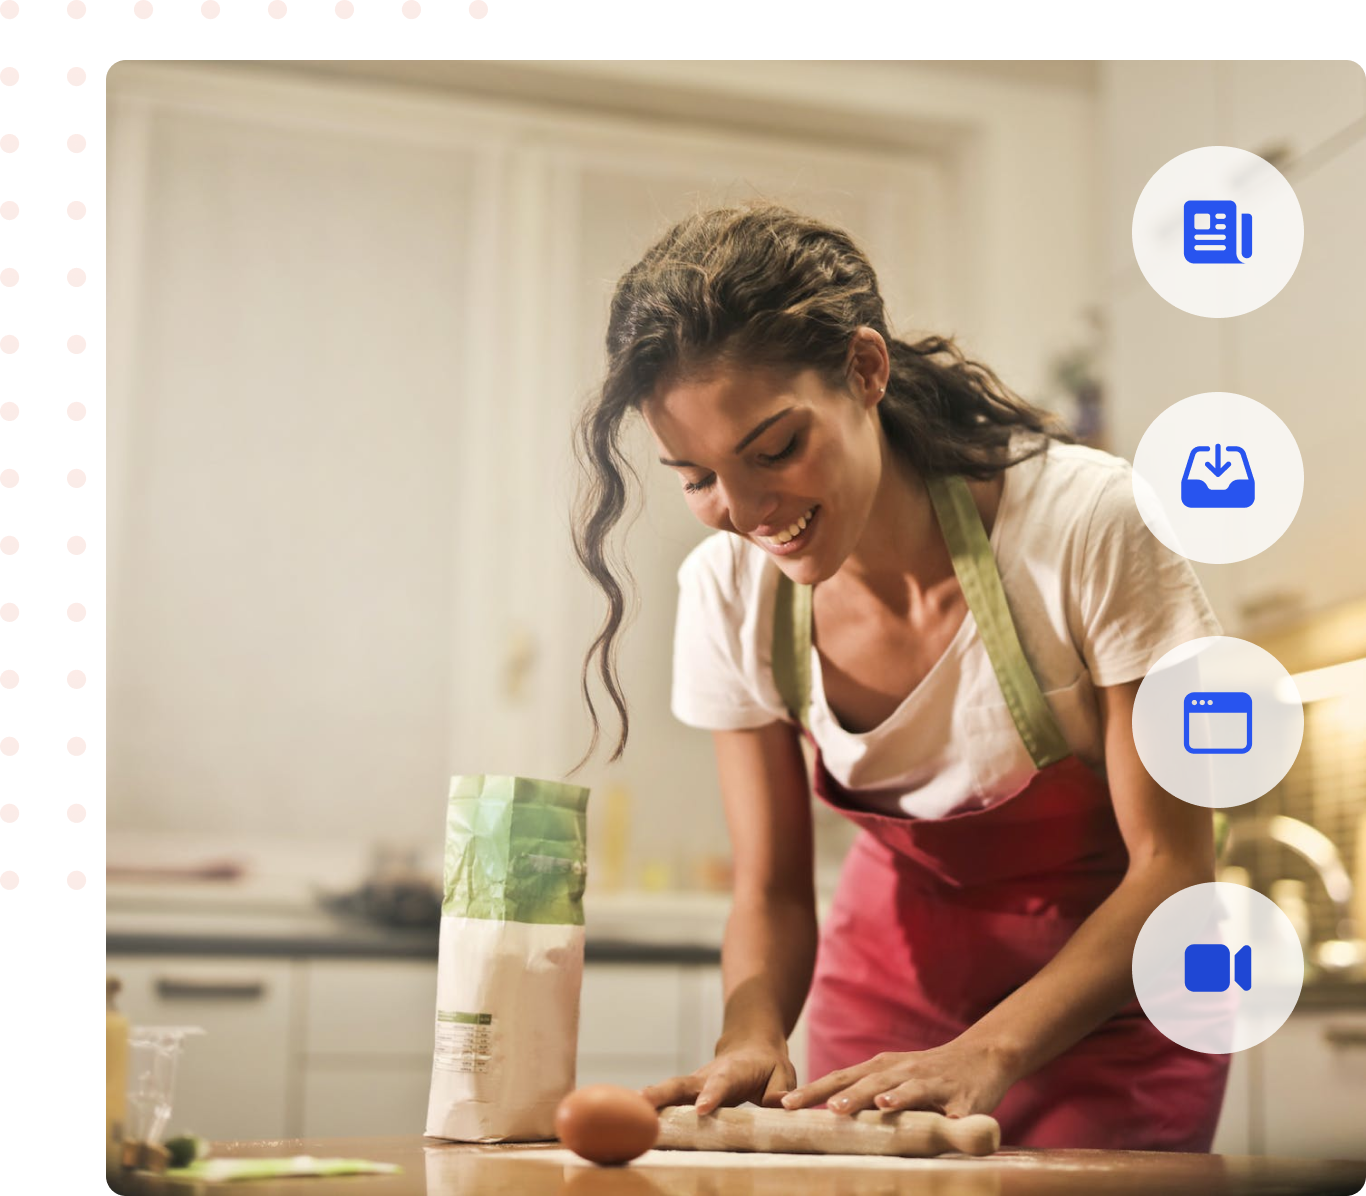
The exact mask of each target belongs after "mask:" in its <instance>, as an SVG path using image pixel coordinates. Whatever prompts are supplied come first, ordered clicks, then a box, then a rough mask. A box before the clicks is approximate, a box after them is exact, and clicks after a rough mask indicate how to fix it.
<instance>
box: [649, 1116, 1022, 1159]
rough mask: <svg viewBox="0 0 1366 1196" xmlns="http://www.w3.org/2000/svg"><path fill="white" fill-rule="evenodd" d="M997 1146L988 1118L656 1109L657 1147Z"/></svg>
mask: <svg viewBox="0 0 1366 1196" xmlns="http://www.w3.org/2000/svg"><path fill="white" fill-rule="evenodd" d="M1000 1145H1001V1127H1000V1125H999V1124H998V1122H997V1121H996V1119H995V1118H994V1117H988V1116H987V1115H986V1114H985V1113H974V1114H973V1115H972V1116H971V1117H945V1116H944V1114H942V1113H931V1112H924V1111H907V1112H902V1113H891V1112H887V1113H883V1112H879V1111H877V1110H874V1109H864V1110H863V1111H862V1112H859V1113H855V1114H854V1115H852V1116H849V1115H847V1114H841V1113H832V1112H831V1111H830V1110H829V1109H761V1108H743V1109H730V1108H724V1109H716V1110H714V1111H713V1112H711V1113H707V1114H705V1115H703V1116H699V1115H698V1112H697V1110H696V1109H694V1108H693V1107H692V1106H691V1105H670V1106H668V1107H667V1108H663V1109H660V1111H659V1139H658V1141H656V1142H655V1146H656V1147H657V1148H659V1149H663V1150H765V1151H773V1152H774V1153H777V1154H882V1155H901V1156H902V1157H904V1158H925V1157H928V1156H930V1155H937V1154H943V1153H944V1152H945V1151H961V1152H962V1153H963V1154H972V1155H984V1154H991V1153H992V1152H993V1151H995V1150H996V1149H997V1148H998V1147H999V1146H1000Z"/></svg>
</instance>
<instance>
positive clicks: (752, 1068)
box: [640, 1042, 797, 1113]
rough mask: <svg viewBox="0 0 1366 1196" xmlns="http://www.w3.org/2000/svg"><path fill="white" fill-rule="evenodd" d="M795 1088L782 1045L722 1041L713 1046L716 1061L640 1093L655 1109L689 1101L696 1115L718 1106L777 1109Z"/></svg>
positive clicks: (790, 1068) (783, 1044) (793, 1078)
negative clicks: (746, 1105) (749, 1106)
mask: <svg viewBox="0 0 1366 1196" xmlns="http://www.w3.org/2000/svg"><path fill="white" fill-rule="evenodd" d="M796 1086H797V1072H796V1070H795V1069H794V1068H793V1066H792V1061H791V1060H790V1059H789V1058H788V1056H787V1044H786V1043H785V1042H783V1043H764V1042H744V1043H736V1044H734V1045H729V1046H728V1045H726V1044H725V1043H724V1042H722V1043H718V1044H717V1047H716V1058H714V1059H713V1060H712V1061H711V1062H710V1063H707V1064H704V1065H703V1066H702V1067H699V1068H698V1069H697V1070H696V1071H695V1072H693V1073H692V1075H689V1076H675V1077H674V1078H673V1079H671V1080H665V1081H664V1082H663V1083H661V1084H651V1085H650V1087H648V1088H642V1089H641V1090H640V1091H641V1094H642V1095H643V1096H644V1097H645V1099H646V1100H648V1101H649V1102H650V1103H651V1104H652V1105H654V1107H655V1108H656V1109H659V1108H662V1107H663V1106H665V1105H682V1104H687V1103H688V1102H689V1101H693V1102H694V1103H695V1105H696V1108H697V1111H698V1112H699V1113H710V1112H711V1111H712V1110H713V1109H717V1108H720V1107H721V1106H722V1105H742V1104H744V1103H745V1102H746V1101H753V1102H754V1103H755V1104H756V1105H766V1106H768V1107H770V1108H772V1107H781V1102H782V1098H783V1095H784V1094H785V1093H787V1092H790V1091H791V1090H792V1089H793V1088H795V1087H796Z"/></svg>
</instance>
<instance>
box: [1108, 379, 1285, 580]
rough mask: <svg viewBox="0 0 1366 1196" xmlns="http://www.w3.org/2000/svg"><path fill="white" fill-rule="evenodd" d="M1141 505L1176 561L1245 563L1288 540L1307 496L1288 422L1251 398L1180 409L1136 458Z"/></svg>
mask: <svg viewBox="0 0 1366 1196" xmlns="http://www.w3.org/2000/svg"><path fill="white" fill-rule="evenodd" d="M1132 477H1133V486H1134V503H1135V504H1136V505H1137V507H1138V512H1139V514H1140V515H1142V516H1143V522H1144V523H1146V524H1147V525H1148V530H1149V531H1151V532H1152V533H1153V535H1155V536H1156V537H1157V538H1158V539H1159V540H1161V541H1162V543H1163V544H1165V545H1166V546H1167V547H1168V548H1170V549H1171V550H1172V551H1173V552H1179V553H1180V554H1181V555H1182V556H1184V557H1189V558H1190V559H1191V560H1193V561H1203V562H1205V563H1206V564H1211V565H1223V564H1228V563H1229V562H1231V561H1245V560H1247V558H1248V557H1252V556H1256V555H1257V554H1258V553H1259V552H1262V551H1263V550H1264V549H1266V548H1269V547H1270V546H1271V545H1272V544H1274V543H1275V542H1276V541H1277V540H1279V539H1280V538H1281V536H1282V535H1283V534H1284V533H1285V530H1286V529H1287V528H1288V527H1289V526H1290V524H1291V523H1292V522H1293V520H1294V518H1295V513H1296V512H1297V511H1298V510H1299V509H1300V499H1301V498H1302V497H1303V496H1304V459H1303V458H1302V457H1301V456H1300V448H1299V445H1298V444H1297V443H1296V442H1295V437H1294V435H1293V434H1292V433H1291V431H1290V429H1289V428H1288V427H1286V425H1285V421H1284V420H1282V419H1281V418H1280V416H1278V415H1277V414H1276V413H1275V412H1274V411H1272V410H1271V408H1270V407H1267V406H1265V405H1263V404H1261V403H1259V402H1257V401H1256V400H1255V399H1249V398H1247V397H1246V396H1244V395H1239V394H1232V393H1230V392H1228V391H1210V392H1208V393H1206V394H1198V395H1191V396H1190V397H1189V398H1186V399H1182V400H1181V401H1180V402H1179V403H1173V404H1172V405H1171V406H1170V407H1168V408H1167V409H1166V410H1165V411H1164V412H1162V414H1161V415H1159V416H1158V417H1157V418H1156V419H1155V420H1153V422H1152V424H1151V425H1149V427H1148V430H1147V431H1146V432H1144V433H1143V439H1142V440H1140V441H1139V442H1138V450H1137V451H1136V452H1135V453H1134V468H1133V474H1132Z"/></svg>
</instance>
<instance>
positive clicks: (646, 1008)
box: [577, 963, 694, 1088]
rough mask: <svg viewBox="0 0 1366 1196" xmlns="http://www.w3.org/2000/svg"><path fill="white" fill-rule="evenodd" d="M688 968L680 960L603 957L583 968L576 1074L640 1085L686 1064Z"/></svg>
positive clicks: (581, 1078) (581, 1079)
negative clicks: (614, 960) (659, 961)
mask: <svg viewBox="0 0 1366 1196" xmlns="http://www.w3.org/2000/svg"><path fill="white" fill-rule="evenodd" d="M686 972H687V969H686V968H684V967H683V966H682V965H677V964H635V963H600V964H590V965H589V966H587V967H585V968H584V972H583V989H582V991H581V995H580V999H579V1056H578V1074H577V1080H578V1083H579V1084H580V1085H583V1084H597V1083H602V1084H621V1085H623V1086H624V1087H627V1088H641V1087H644V1086H645V1085H646V1084H657V1083H659V1082H660V1081H661V1080H666V1079H668V1078H669V1077H670V1076H674V1075H678V1074H679V1073H680V1072H681V1070H682V1064H683V1058H684V1051H683V1050H682V1049H681V1048H680V1035H681V1034H682V1032H683V1027H684V1026H685V1025H686V1024H688V1023H689V1022H690V1021H691V1020H692V1018H693V1017H694V1012H693V1010H692V1009H691V1008H689V1007H688V1006H687V1004H686V1003H685V995H686V994H685V991H684V978H685V975H686Z"/></svg>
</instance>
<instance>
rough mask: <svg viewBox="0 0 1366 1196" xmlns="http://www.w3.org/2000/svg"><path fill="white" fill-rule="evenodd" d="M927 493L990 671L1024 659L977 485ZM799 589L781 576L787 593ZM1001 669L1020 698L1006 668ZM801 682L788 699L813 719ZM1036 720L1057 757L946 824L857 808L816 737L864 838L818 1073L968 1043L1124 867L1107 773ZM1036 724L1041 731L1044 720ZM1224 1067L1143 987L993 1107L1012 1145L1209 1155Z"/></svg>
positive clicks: (843, 810) (818, 1023) (834, 927)
mask: <svg viewBox="0 0 1366 1196" xmlns="http://www.w3.org/2000/svg"><path fill="white" fill-rule="evenodd" d="M931 491H932V495H933V496H934V497H935V505H936V509H937V512H938V514H939V517H940V524H941V527H943V529H944V531H945V535H946V539H948V541H949V544H950V549H951V551H952V552H953V555H954V564H955V568H956V569H957V570H958V572H959V577H960V580H961V581H962V582H963V589H964V594H965V596H966V597H967V599H968V605H969V609H970V610H972V613H973V616H974V618H976V621H977V623H978V631H979V634H981V635H982V638H983V641H984V646H986V648H987V650H988V653H989V655H991V656H992V662H993V665H997V664H998V656H1002V655H1005V656H1009V655H1010V653H1011V652H1016V653H1018V654H1019V655H1018V659H1019V661H1021V662H1022V661H1023V653H1022V652H1020V651H1019V643H1018V639H1017V638H1016V637H1015V634H1014V628H1013V624H1010V625H1009V632H1008V635H1007V634H1005V633H1003V632H1002V630H1001V625H1000V619H999V615H1000V613H1001V612H1002V611H1004V610H1005V607H1004V594H1003V592H1001V591H1000V584H999V576H998V575H997V574H996V572H995V565H994V561H992V562H991V565H990V574H991V576H990V577H988V578H986V580H985V582H984V581H983V578H982V577H981V576H977V577H975V578H972V577H969V576H967V574H966V572H965V570H967V569H968V568H969V567H970V564H969V563H968V562H967V561H966V558H965V555H964V554H966V553H968V552H970V551H971V550H972V549H973V548H976V549H978V550H980V548H981V546H982V545H984V544H986V543H987V541H986V536H985V532H983V531H982V528H981V520H980V517H979V516H978V515H977V511H976V506H975V505H974V504H973V503H972V499H971V495H970V493H969V492H968V490H967V487H966V485H963V484H962V483H961V480H959V479H942V480H938V482H937V486H936V485H935V484H932V485H931ZM964 500H966V507H965V506H964ZM968 508H970V515H969V514H967V513H966V511H967V509H968ZM955 518H959V519H960V521H975V523H976V531H975V533H972V529H971V528H969V529H968V532H969V533H972V534H971V539H970V541H965V540H964V538H963V536H964V534H965V533H964V532H963V529H962V528H955V527H953V526H952V521H953V520H954V519H955ZM986 551H987V556H988V558H990V549H989V546H988V547H987V549H986ZM960 558H962V559H960ZM978 559H979V563H980V551H979V553H978ZM993 582H994V586H993V584H992V583H993ZM793 589H795V587H792V586H791V583H790V582H789V581H788V580H787V579H786V577H785V576H784V577H783V578H782V579H781V581H780V595H787V596H780V602H786V601H789V600H790V594H791V592H792V590H793ZM993 607H994V609H992V608H993ZM808 610H809V608H808ZM782 617H783V616H782V614H781V613H780V614H779V615H778V618H779V620H781V619H782ZM798 617H799V618H800V617H805V618H807V620H808V622H807V629H808V638H807V639H806V643H807V644H809V613H807V614H805V615H799V616H798ZM1004 617H1005V621H1006V623H1007V624H1009V615H1008V613H1006V614H1005V616H1004ZM1008 641H1013V646H1012V642H1008ZM774 642H775V664H776V663H777V660H776V653H777V652H779V651H783V650H784V649H783V648H782V647H781V644H780V637H779V636H776V635H775V641H774ZM801 642H802V637H801V635H800V628H799V629H798V635H797V643H798V644H801ZM1003 644H1004V647H1002V645H1003ZM808 650H809V649H808ZM807 663H808V664H809V657H808V658H807ZM799 671H801V670H800V669H799ZM997 673H998V677H999V678H1000V679H1001V681H1002V688H1003V692H1005V694H1006V697H1007V700H1008V703H1009V704H1011V705H1012V708H1013V709H1014V708H1015V707H1016V701H1015V698H1016V695H1014V694H1013V693H1012V691H1011V687H1010V684H1008V681H1009V680H1010V679H1009V677H1008V675H1007V672H1006V671H1003V670H1002V668H1000V667H998V668H997ZM778 674H779V670H778V669H776V668H775V676H777V675H778ZM1032 677H1033V675H1032V673H1030V674H1029V679H1030V681H1031V682H1032ZM1016 681H1018V677H1017V678H1016ZM1033 684H1034V685H1035V687H1036V688H1035V694H1036V695H1037V700H1038V702H1039V703H1041V704H1042V705H1043V706H1044V707H1045V709H1046V703H1043V700H1042V695H1041V693H1039V692H1038V691H1037V683H1036V682H1034V683H1033ZM780 688H783V685H782V679H781V678H780ZM797 692H798V694H799V697H798V701H797V702H796V703H794V704H792V706H793V709H794V710H796V711H799V712H801V714H802V715H804V712H805V704H804V701H803V700H802V697H801V696H800V695H801V691H800V689H798V691H797ZM785 696H786V695H785ZM1026 696H1029V695H1026ZM1025 705H1027V703H1025ZM1042 718H1043V721H1045V722H1046V721H1047V720H1049V719H1051V718H1052V715H1051V712H1049V713H1048V714H1046V715H1044V716H1042ZM801 721H802V722H803V723H804V722H805V719H804V717H803V718H802V719H801ZM1028 721H1029V716H1028V713H1027V712H1026V713H1025V714H1023V715H1022V714H1021V713H1019V712H1018V711H1017V713H1016V722H1017V725H1018V726H1020V729H1021V734H1022V738H1024V739H1025V741H1026V745H1027V746H1030V747H1031V755H1032V756H1034V758H1035V759H1036V761H1039V760H1040V759H1042V760H1043V761H1044V762H1043V764H1042V766H1041V767H1039V771H1037V772H1035V773H1034V774H1033V776H1032V778H1031V780H1030V781H1029V783H1028V784H1026V785H1025V787H1024V788H1022V789H1020V790H1019V791H1018V792H1016V793H1014V794H1012V795H1010V796H1009V797H1007V798H1005V799H1004V800H998V801H996V802H995V804H993V805H989V806H987V807H985V808H979V809H969V810H965V811H963V812H961V813H957V814H951V815H948V816H947V817H942V818H915V817H911V816H889V815H884V814H877V813H871V812H867V811H865V810H861V809H859V808H858V807H857V805H856V802H855V799H853V798H851V797H850V795H849V794H848V792H847V791H846V790H844V789H843V788H842V787H841V786H840V784H839V783H838V782H837V781H836V780H835V778H834V777H832V776H831V775H830V773H829V772H828V771H827V770H826V768H825V764H824V761H823V759H822V758H821V754H820V749H819V748H818V747H817V749H816V764H815V791H816V794H817V796H818V797H819V798H820V799H821V800H822V801H824V802H825V803H826V805H828V806H830V807H831V808H832V809H834V810H837V811H838V812H839V813H840V814H842V815H844V816H845V817H846V818H848V819H850V820H851V821H852V822H854V823H855V824H856V825H857V826H858V827H859V828H860V830H861V831H862V834H860V835H859V836H858V837H857V838H856V840H855V842H854V845H853V847H852V848H851V849H850V852H849V855H848V858H847V859H846V861H845V863H844V867H843V870H842V872H841V875H840V881H839V885H838V888H837V890H836V893H835V898H834V903H833V906H832V908H831V910H830V912H829V915H828V916H827V917H826V919H825V921H824V924H823V926H822V928H821V937H820V948H819V952H818V955H817V961H816V972H815V976H814V978H813V980H812V985H811V992H810V996H809V998H808V1002H807V1007H806V1008H807V1017H808V1021H809V1027H810V1031H809V1033H810V1036H809V1040H808V1041H809V1046H808V1051H809V1055H808V1067H809V1074H808V1075H807V1076H806V1077H804V1079H805V1080H806V1081H807V1082H810V1080H813V1079H817V1078H819V1077H821V1076H823V1075H825V1074H827V1073H828V1072H830V1071H833V1070H835V1069H837V1068H842V1067H850V1066H855V1065H857V1064H860V1063H863V1062H865V1061H867V1060H868V1059H870V1058H872V1057H873V1056H874V1055H876V1054H878V1053H879V1052H882V1051H892V1052H904V1051H921V1050H927V1049H929V1048H931V1047H936V1046H941V1045H943V1044H944V1043H946V1042H948V1041H950V1040H951V1039H953V1038H956V1037H957V1036H958V1035H959V1034H961V1033H962V1032H963V1031H964V1030H965V1029H967V1028H968V1027H969V1026H971V1025H972V1024H973V1023H974V1022H976V1021H977V1020H978V1019H979V1018H981V1017H982V1016H983V1014H985V1013H986V1012H987V1011H988V1010H990V1009H991V1008H993V1007H994V1006H995V1005H997V1004H999V1002H1000V1001H1001V1000H1003V999H1004V998H1005V997H1006V996H1008V995H1009V994H1010V993H1011V992H1013V991H1014V990H1015V989H1016V988H1018V987H1020V985H1022V984H1024V983H1025V982H1026V981H1028V980H1029V979H1030V978H1031V977H1033V976H1034V975H1035V973H1037V972H1038V971H1039V970H1040V969H1041V968H1042V967H1043V966H1044V965H1045V964H1046V963H1047V962H1048V961H1049V960H1050V959H1052V957H1053V956H1054V955H1056V954H1057V953H1058V951H1059V950H1061V948H1062V947H1063V946H1064V945H1065V944H1066V942H1067V941H1068V939H1069V938H1071V936H1072V933H1073V931H1075V930H1076V929H1077V927H1078V926H1080V925H1081V923H1082V922H1083V921H1085V919H1086V918H1087V916H1088V915H1089V914H1090V913H1091V912H1092V911H1093V910H1094V909H1095V908H1096V907H1097V906H1099V905H1100V904H1101V903H1102V902H1103V901H1104V900H1105V898H1106V897H1107V896H1109V894H1110V893H1111V892H1112V891H1113V890H1114V889H1115V887H1116V886H1117V885H1118V884H1119V882H1120V880H1121V879H1122V878H1123V876H1124V873H1125V869H1126V867H1127V864H1128V851H1127V849H1126V847H1125V845H1124V840H1123V837H1122V835H1121V834H1120V831H1119V826H1118V824H1117V822H1116V821H1115V815H1114V809H1113V806H1112V803H1111V801H1110V795H1109V790H1108V789H1107V787H1106V785H1105V782H1104V781H1103V780H1101V779H1100V777H1098V776H1097V775H1096V774H1095V773H1094V772H1093V771H1092V770H1091V769H1090V768H1088V767H1087V766H1086V765H1085V764H1083V763H1082V762H1081V761H1080V760H1079V759H1078V758H1077V757H1076V756H1074V755H1071V754H1065V753H1067V749H1066V746H1065V741H1061V742H1062V744H1063V746H1062V748H1061V750H1060V751H1059V750H1055V751H1053V752H1051V753H1048V754H1040V753H1038V752H1036V751H1035V750H1034V749H1033V745H1032V744H1031V740H1030V731H1029V727H1028ZM1034 721H1035V724H1036V728H1035V729H1036V730H1037V724H1038V721H1039V718H1038V716H1036V717H1035V720H1034ZM803 729H804V733H805V734H806V736H807V738H808V739H809V740H810V741H811V742H812V744H813V746H815V740H814V737H813V736H812V735H811V732H810V730H809V729H808V728H805V727H804V728H803ZM1046 734H1047V729H1045V735H1046ZM1055 734H1056V735H1057V736H1058V737H1059V739H1060V734H1061V733H1060V732H1055ZM1050 755H1053V756H1060V757H1061V758H1058V759H1056V760H1050V758H1049V756H1050ZM964 796H965V797H966V796H968V795H964ZM1229 1061H1230V1056H1228V1055H1216V1054H1205V1053H1202V1052H1199V1051H1194V1050H1191V1049H1190V1048H1188V1047H1185V1046H1182V1045H1180V1044H1179V1043H1176V1042H1174V1041H1172V1040H1171V1039H1169V1038H1167V1037H1166V1036H1165V1035H1164V1034H1163V1033H1162V1032H1161V1031H1159V1030H1158V1029H1157V1028H1156V1027H1155V1026H1154V1025H1153V1024H1152V1022H1151V1021H1149V1019H1148V1017H1147V1016H1146V1014H1144V1012H1143V1010H1142V1008H1141V1006H1140V1005H1139V1003H1138V1000H1137V999H1136V998H1135V999H1134V1000H1133V1001H1131V1002H1130V1003H1129V1004H1128V1005H1126V1006H1124V1008H1123V1009H1121V1010H1120V1011H1119V1012H1118V1013H1116V1014H1115V1015H1114V1016H1113V1017H1111V1018H1110V1019H1109V1020H1108V1021H1106V1022H1104V1023H1103V1024H1102V1025H1101V1026H1099V1027H1097V1029H1095V1030H1094V1031H1092V1032H1091V1033H1090V1034H1088V1035H1087V1036H1086V1037H1085V1038H1083V1039H1081V1040H1080V1041H1079V1042H1077V1043H1076V1044H1075V1045H1073V1046H1072V1047H1071V1048H1069V1049H1068V1050H1066V1051H1064V1052H1063V1053H1062V1054H1061V1055H1059V1056H1057V1057H1056V1058H1054V1059H1053V1060H1051V1061H1050V1062H1048V1063H1046V1064H1044V1065H1043V1066H1042V1067H1040V1068H1039V1069H1038V1070H1036V1071H1035V1072H1033V1073H1032V1074H1030V1075H1028V1076H1025V1077H1024V1078H1023V1079H1021V1080H1018V1081H1017V1082H1016V1083H1015V1084H1013V1085H1012V1086H1011V1088H1010V1089H1009V1090H1008V1091H1007V1093H1006V1095H1005V1096H1004V1098H1003V1099H1002V1100H1001V1103H1000V1104H999V1105H998V1106H997V1107H996V1108H995V1109H993V1110H989V1112H990V1113H991V1115H992V1116H993V1117H994V1118H996V1120H997V1121H998V1122H999V1123H1000V1126H1001V1140H1002V1143H1003V1144H1005V1145H1010V1146H1028V1147H1073V1148H1082V1147H1087V1148H1096V1149H1107V1150H1180V1151H1208V1150H1209V1148H1210V1143H1211V1142H1212V1140H1213V1138H1214V1131H1215V1127H1216V1125H1217V1123H1218V1120H1219V1113H1220V1109H1221V1106H1222V1103H1223V1097H1224V1089H1225V1085H1226V1083H1227V1079H1228V1068H1229Z"/></svg>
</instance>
